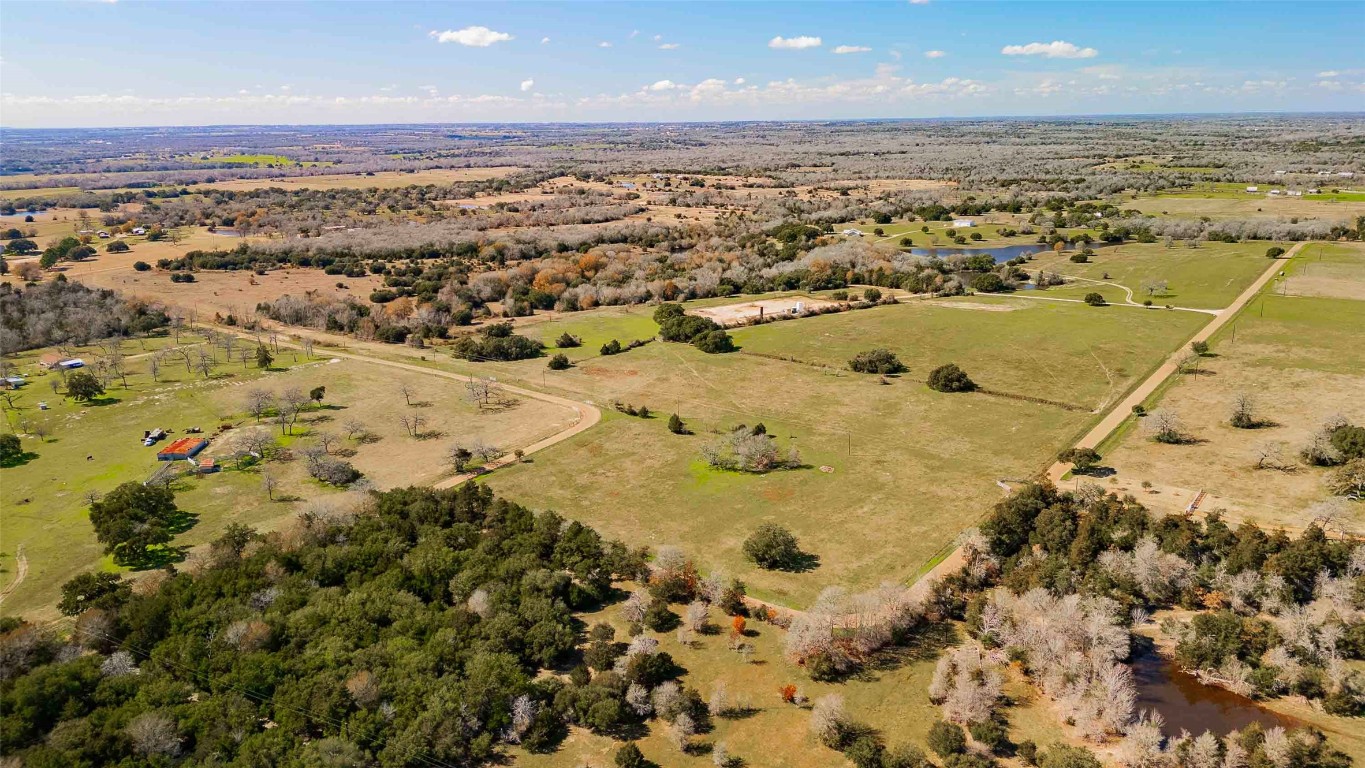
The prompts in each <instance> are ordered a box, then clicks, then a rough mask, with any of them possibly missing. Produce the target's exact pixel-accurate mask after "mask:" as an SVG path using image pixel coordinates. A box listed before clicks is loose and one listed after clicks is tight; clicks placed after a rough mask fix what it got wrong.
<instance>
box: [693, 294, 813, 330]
mask: <svg viewBox="0 0 1365 768" xmlns="http://www.w3.org/2000/svg"><path fill="white" fill-rule="evenodd" d="M837 303H838V302H834V301H829V300H828V299H821V298H815V297H812V296H789V297H786V298H781V299H762V300H760V301H746V302H742V303H739V304H723V305H721V306H718V307H706V308H704V309H694V310H692V314H695V315H701V316H702V317H709V318H711V319H712V320H715V321H716V322H717V323H720V324H721V325H736V324H738V323H742V322H745V321H747V320H753V319H755V318H758V317H773V316H777V315H795V314H799V313H801V312H802V311H806V310H811V309H817V308H820V307H830V306H835V305H836V304H837Z"/></svg>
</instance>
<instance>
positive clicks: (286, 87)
mask: <svg viewBox="0 0 1365 768" xmlns="http://www.w3.org/2000/svg"><path fill="white" fill-rule="evenodd" d="M291 88H293V86H291V85H281V86H280V90H281V91H287V90H290V89H291Z"/></svg>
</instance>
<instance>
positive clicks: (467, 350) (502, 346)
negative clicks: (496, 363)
mask: <svg viewBox="0 0 1365 768" xmlns="http://www.w3.org/2000/svg"><path fill="white" fill-rule="evenodd" d="M451 350H452V352H453V353H454V355H455V356H456V357H458V358H461V359H464V360H473V361H475V362H480V361H484V360H525V359H527V358H531V357H540V342H538V341H535V340H534V339H529V338H527V337H525V336H521V335H519V334H516V333H513V332H512V324H511V323H494V324H492V325H486V326H484V327H482V328H480V329H479V331H478V332H477V333H473V334H467V335H465V336H461V337H460V338H458V339H456V340H455V343H453V344H452V345H451Z"/></svg>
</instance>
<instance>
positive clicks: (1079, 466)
mask: <svg viewBox="0 0 1365 768" xmlns="http://www.w3.org/2000/svg"><path fill="white" fill-rule="evenodd" d="M1057 460H1058V461H1067V462H1071V464H1072V466H1074V467H1075V469H1076V471H1077V472H1086V471H1089V470H1091V469H1094V468H1095V466H1096V465H1097V464H1099V461H1100V454H1099V452H1098V451H1096V450H1095V449H1094V448H1068V449H1066V450H1065V451H1062V452H1061V454H1060V455H1058V456H1057Z"/></svg>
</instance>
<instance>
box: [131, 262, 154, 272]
mask: <svg viewBox="0 0 1365 768" xmlns="http://www.w3.org/2000/svg"><path fill="white" fill-rule="evenodd" d="M151 268H152V265H151V264H148V263H147V262H145V261H135V262H133V269H135V270H137V271H138V272H146V271H148V270H150V269H151Z"/></svg>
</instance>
